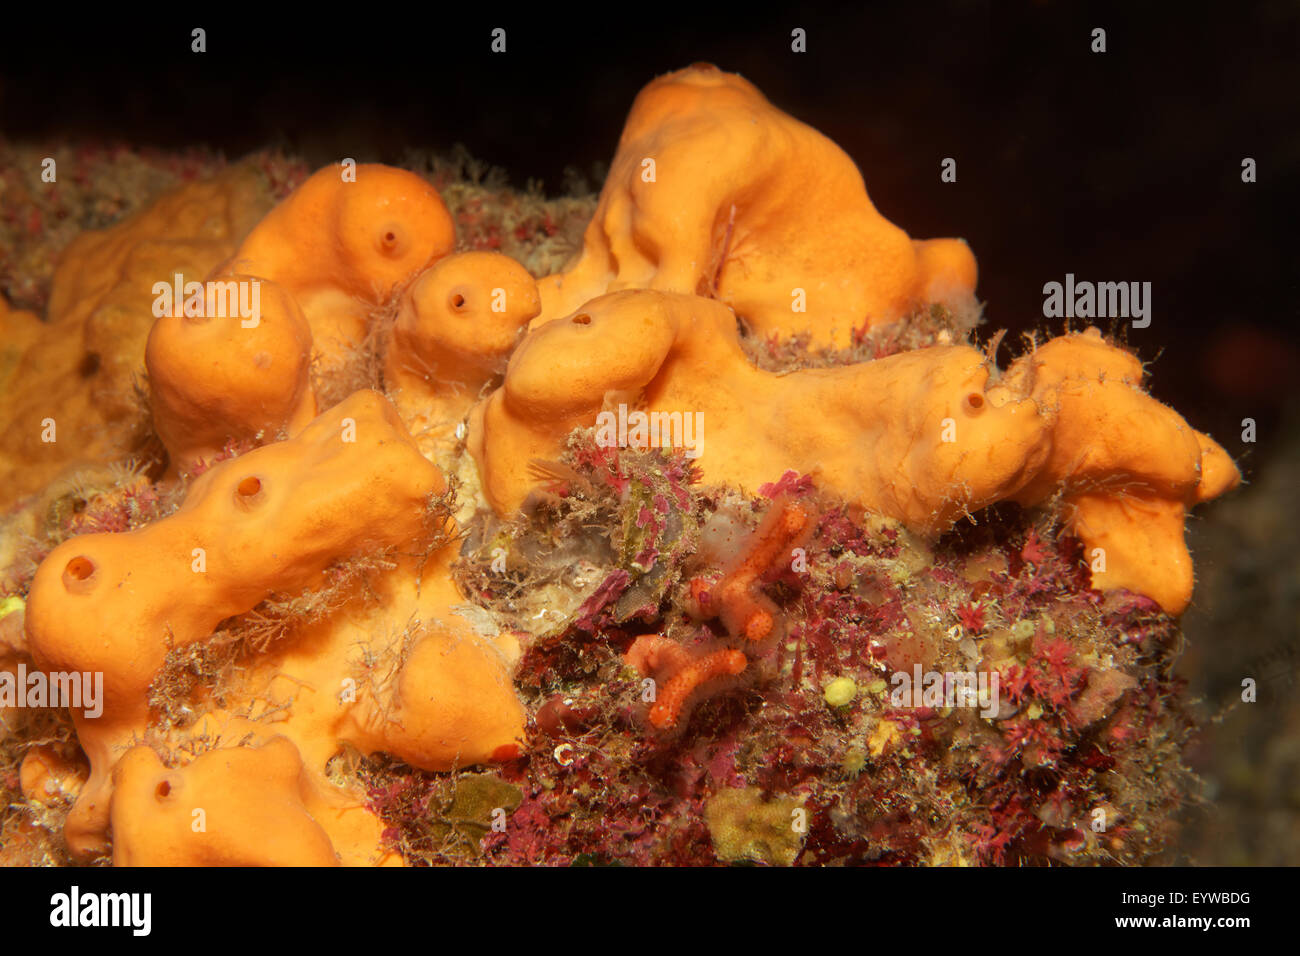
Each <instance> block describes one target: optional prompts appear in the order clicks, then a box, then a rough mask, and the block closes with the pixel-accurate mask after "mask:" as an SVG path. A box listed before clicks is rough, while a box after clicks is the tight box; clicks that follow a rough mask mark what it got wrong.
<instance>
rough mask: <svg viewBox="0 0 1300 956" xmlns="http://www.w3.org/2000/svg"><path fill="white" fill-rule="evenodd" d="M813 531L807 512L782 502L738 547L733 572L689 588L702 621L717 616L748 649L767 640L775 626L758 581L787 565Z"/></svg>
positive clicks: (800, 506)
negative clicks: (746, 643)
mask: <svg viewBox="0 0 1300 956" xmlns="http://www.w3.org/2000/svg"><path fill="white" fill-rule="evenodd" d="M812 530H813V516H812V512H811V511H810V510H809V509H808V508H807V507H806V506H805V505H803V504H801V503H799V502H797V501H792V500H790V499H789V498H787V497H782V498H780V499H778V500H777V501H776V502H774V503H773V505H772V507H771V509H770V510H769V511H768V513H767V515H766V516H765V517H764V518H763V522H762V524H760V525H759V526H758V529H757V530H756V531H755V532H754V533H753V534H752V535H750V536H749V538H748V540H747V541H746V542H745V543H744V545H743V546H742V547H741V550H740V554H739V555H738V556H737V558H736V560H735V564H734V566H733V567H731V568H729V569H728V570H727V571H726V573H725V574H724V575H723V576H722V578H721V579H719V580H718V581H716V582H714V583H713V584H712V585H710V584H708V583H707V582H704V581H699V580H698V579H697V580H696V581H693V582H692V583H691V592H692V596H693V598H694V599H695V602H696V603H697V604H698V610H699V612H700V615H701V616H702V617H713V616H717V617H718V618H720V619H721V620H722V623H723V625H724V626H725V627H726V629H727V632H728V633H729V634H731V635H733V636H735V637H742V638H744V639H745V640H746V641H749V642H750V643H756V642H759V641H765V640H767V639H768V638H769V637H770V636H771V635H772V633H773V629H774V628H775V626H776V617H777V613H778V612H777V609H776V605H774V604H773V603H772V601H771V600H770V599H769V598H768V597H767V596H766V595H764V594H763V593H762V591H760V590H759V587H758V586H759V583H760V581H761V579H762V578H763V576H764V575H766V574H769V573H771V572H772V571H773V570H775V569H776V568H778V567H780V566H782V565H786V566H788V565H790V564H791V563H792V560H793V557H794V549H795V548H796V547H797V546H798V544H799V542H800V540H802V539H804V538H805V537H806V536H807V535H809V534H810V533H811V532H812Z"/></svg>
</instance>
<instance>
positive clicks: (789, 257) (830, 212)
mask: <svg viewBox="0 0 1300 956" xmlns="http://www.w3.org/2000/svg"><path fill="white" fill-rule="evenodd" d="M651 161H653V165H651ZM651 170H653V177H652V176H651V175H650V172H651ZM975 279H976V267H975V258H974V256H973V255H972V254H971V251H970V249H969V248H968V247H967V246H966V244H965V243H964V242H963V241H961V240H957V239H937V240H930V241H914V240H912V239H910V238H908V236H907V234H906V233H905V232H903V230H902V229H900V228H898V227H897V226H895V225H894V224H892V223H890V222H889V221H888V220H886V219H885V218H884V217H883V216H881V215H880V213H879V212H877V211H876V209H875V207H874V206H873V205H872V204H871V200H870V199H868V198H867V191H866V187H865V186H864V185H863V182H862V176H861V174H860V173H859V172H858V170H857V167H856V166H855V165H854V164H853V161H852V160H851V159H850V158H849V157H848V156H847V155H846V154H845V153H844V152H843V150H841V149H840V148H839V147H838V146H836V145H835V143H833V142H831V140H829V139H827V138H826V137H825V136H823V135H822V134H821V133H819V132H817V131H816V130H814V129H812V128H811V127H809V126H806V125H805V124H803V123H800V122H799V121H798V120H796V119H794V118H793V117H791V116H789V115H787V114H786V113H783V112H782V111H781V110H778V109H777V108H776V107H774V106H773V105H772V104H771V103H769V102H768V101H767V100H766V99H765V98H764V97H763V95H762V93H760V92H759V91H758V90H757V89H756V88H755V87H754V86H753V85H752V84H751V83H749V82H748V81H746V80H744V79H743V78H741V77H740V76H737V75H735V74H732V73H723V72H722V71H720V70H719V69H717V68H716V67H714V66H710V65H707V64H704V65H696V66H692V67H690V68H688V69H685V70H679V71H678V72H676V73H670V74H668V75H667V76H663V77H660V78H659V79H657V80H655V81H653V82H652V83H650V84H649V85H648V86H647V87H646V88H645V89H643V90H642V91H641V93H640V95H639V96H638V97H637V99H636V102H635V103H634V104H633V106H632V110H631V113H630V114H629V116H628V118H627V124H626V126H625V127H624V129H623V135H622V137H621V138H620V140H619V145H618V151H617V153H616V155H615V157H614V160H613V163H612V164H611V167H610V173H609V177H608V178H607V179H606V181H605V187H604V190H603V191H602V193H601V197H600V205H599V207H598V208H597V210H596V215H595V217H594V218H593V219H592V221H591V224H590V225H589V226H588V228H587V233H586V236H585V239H584V248H583V252H582V254H581V256H580V258H579V259H578V260H577V261H576V262H575V263H574V264H573V265H572V266H571V267H570V268H568V269H567V270H566V271H564V272H562V273H560V274H558V275H554V276H549V277H547V278H546V279H543V280H542V281H541V282H540V283H539V285H540V288H541V293H542V306H543V307H542V315H541V318H540V319H539V320H538V321H550V320H553V319H557V318H561V317H563V316H567V315H569V314H571V313H572V312H574V311H575V310H576V309H578V308H579V307H580V306H581V305H582V304H583V303H584V302H586V301H587V300H589V299H592V298H595V297H596V296H598V295H601V294H602V293H605V292H614V291H618V290H621V289H629V288H637V289H655V290H659V291H664V292H684V293H694V294H699V295H707V296H711V297H713V298H716V299H719V300H720V301H722V302H725V303H727V304H728V305H730V306H731V307H732V308H734V309H735V310H736V313H737V315H739V316H740V317H741V318H742V319H744V320H745V321H746V322H748V323H749V325H750V326H751V327H752V328H754V329H755V330H756V331H757V332H759V333H760V334H762V335H764V336H768V335H772V334H781V335H789V334H793V333H796V332H804V331H809V332H811V333H812V343H813V344H814V345H817V346H823V345H833V346H835V347H839V348H843V347H845V346H847V345H849V344H850V340H851V336H852V334H853V332H854V330H856V329H859V328H861V327H862V326H863V325H864V324H871V325H876V324H881V323H886V322H892V321H895V320H897V319H900V318H902V317H903V316H905V315H906V314H908V313H909V312H910V311H911V310H913V309H914V308H916V307H917V306H919V305H922V304H926V303H933V302H942V303H945V304H948V305H950V306H952V307H954V308H957V309H966V308H968V307H970V306H973V303H974V299H973V295H974V288H975ZM796 290H802V294H803V298H804V299H805V302H804V305H805V306H806V311H795V307H796V305H797V304H798V303H797V300H796V295H797V293H796Z"/></svg>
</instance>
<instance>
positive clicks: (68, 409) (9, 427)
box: [0, 165, 271, 495]
mask: <svg viewBox="0 0 1300 956" xmlns="http://www.w3.org/2000/svg"><path fill="white" fill-rule="evenodd" d="M270 208H271V199H270V193H269V190H268V188H267V184H266V181H265V178H264V177H263V176H262V175H261V174H260V173H258V172H257V171H256V170H255V169H254V168H252V167H251V166H247V165H241V166H237V167H234V168H232V169H231V170H229V171H227V172H225V173H223V174H222V175H220V176H218V177H217V178H215V179H213V180H210V181H206V182H195V183H189V184H186V185H184V186H181V187H179V188H177V189H175V190H172V191H171V192H168V193H165V194H164V195H163V196H161V197H159V198H158V199H157V200H156V201H155V202H154V203H153V204H152V205H150V206H149V207H148V208H146V209H144V210H143V211H141V212H140V213H138V214H136V215H134V216H132V217H131V218H129V219H127V220H125V221H123V222H121V223H119V224H118V225H116V226H113V227H111V228H108V229H103V230H97V231H92V232H85V233H82V234H81V235H80V236H78V237H77V239H75V240H74V241H73V242H72V243H71V244H70V245H69V246H68V248H67V249H65V250H64V252H63V255H62V257H61V259H60V261H59V266H58V268H57V270H56V271H55V274H54V280H53V288H52V291H51V296H50V305H49V313H48V316H47V321H46V323H45V324H44V325H43V326H41V327H40V328H39V329H35V330H34V329H33V328H32V323H31V322H30V321H27V322H26V323H21V322H20V320H19V319H18V318H17V316H19V315H22V314H21V313H12V312H10V313H8V315H4V316H0V321H2V322H3V328H4V330H5V332H6V334H8V333H10V332H11V331H13V330H14V329H15V327H16V325H17V324H25V325H26V326H27V330H26V333H25V335H26V336H27V337H29V338H30V343H29V344H28V346H27V347H26V348H25V349H24V350H23V353H22V355H21V357H19V358H17V360H16V365H15V367H14V368H13V370H12V371H11V372H9V373H7V375H6V376H5V378H4V384H5V395H6V401H5V403H4V408H3V409H0V479H2V480H3V481H4V484H5V487H6V488H8V489H9V490H10V491H11V492H12V493H14V494H16V495H23V494H28V493H32V492H35V491H38V490H39V489H41V488H42V487H44V486H45V485H46V484H48V483H49V481H50V479H51V478H53V477H54V476H55V475H56V474H58V473H59V472H60V471H61V470H63V469H64V468H66V467H68V466H70V465H72V464H74V463H78V462H81V461H93V462H103V461H108V460H111V459H113V458H117V457H121V456H122V455H123V454H125V453H126V452H127V451H128V450H129V449H127V448H126V447H125V443H126V442H128V441H129V438H130V436H129V432H130V429H131V426H132V425H133V424H134V419H135V416H136V415H137V404H136V399H135V384H136V380H137V377H138V376H139V375H140V373H141V372H142V371H143V361H142V359H143V356H144V344H145V338H146V337H147V335H148V334H149V329H150V327H151V325H152V324H153V321H154V312H153V300H154V293H153V291H152V289H153V285H154V283H155V282H158V281H166V282H168V283H169V284H170V283H171V282H172V281H173V277H174V276H175V275H176V274H180V275H182V277H183V279H184V280H185V281H196V280H201V279H203V278H204V277H205V276H206V275H207V274H208V273H209V272H211V271H212V269H213V268H215V267H216V266H217V265H219V264H220V263H221V262H222V260H224V259H226V258H227V257H228V256H230V254H231V253H232V252H234V250H235V248H236V245H237V243H238V242H239V240H240V239H241V238H242V237H243V236H244V234H245V233H247V231H248V230H249V229H251V228H252V226H253V225H254V224H255V223H256V222H257V220H258V219H259V218H261V217H262V216H263V215H264V214H265V213H266V211H267V210H268V209H270ZM8 347H9V348H12V345H9V346H8ZM46 419H54V423H55V432H54V437H55V440H54V441H48V440H42V439H43V436H46V437H48V430H47V428H46V427H45V426H44V425H43V422H45V420H46Z"/></svg>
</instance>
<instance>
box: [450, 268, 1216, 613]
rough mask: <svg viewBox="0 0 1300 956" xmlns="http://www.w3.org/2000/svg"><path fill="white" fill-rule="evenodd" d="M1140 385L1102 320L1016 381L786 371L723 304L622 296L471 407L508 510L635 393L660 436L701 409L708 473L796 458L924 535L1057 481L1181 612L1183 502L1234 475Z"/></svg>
mask: <svg viewBox="0 0 1300 956" xmlns="http://www.w3.org/2000/svg"><path fill="white" fill-rule="evenodd" d="M1140 381H1141V366H1140V364H1139V363H1138V362H1137V361H1136V360H1135V359H1134V358H1133V357H1132V356H1131V355H1129V354H1128V353H1126V352H1124V351H1123V350H1121V349H1118V348H1116V347H1115V346H1113V345H1110V344H1108V343H1106V342H1105V341H1104V340H1103V339H1102V338H1101V335H1100V333H1098V332H1096V330H1091V331H1090V332H1088V333H1085V334H1082V335H1073V336H1065V337H1062V338H1060V339H1054V340H1053V341H1051V342H1049V343H1048V344H1047V345H1045V346H1043V347H1041V348H1039V349H1037V350H1036V351H1035V352H1033V353H1031V354H1030V355H1028V356H1025V357H1024V358H1022V359H1020V360H1019V361H1017V362H1016V363H1015V364H1013V366H1012V367H1011V369H1010V370H1009V371H1008V372H1007V374H1006V375H1005V376H1003V377H1001V378H999V377H998V376H997V373H996V369H995V368H993V367H992V364H991V362H990V361H989V360H988V358H987V357H986V356H985V355H984V354H983V353H981V352H978V351H976V350H975V349H973V348H970V347H967V346H943V347H934V348H928V349H922V350H918V351H913V352H904V353H900V354H897V355H893V356H890V357H888V358H883V359H877V360H875V361H872V362H867V363H863V364H858V365H848V366H839V367H834V368H827V369H817V370H804V371H796V372H792V373H789V374H786V375H775V374H771V373H768V372H764V371H761V370H759V369H757V368H755V367H754V366H753V365H751V364H750V363H749V362H748V360H747V359H746V357H745V355H744V353H743V352H742V350H741V348H740V344H739V341H738V338H737V333H736V329H735V321H734V318H733V316H732V314H731V311H730V310H729V309H727V308H726V307H725V306H723V305H721V304H720V303H718V302H716V301H712V300H709V299H705V298H701V297H698V296H686V295H670V294H665V293H658V292H646V291H643V292H618V293H613V294H610V295H605V296H602V297H600V298H597V299H595V300H593V301H591V302H588V303H587V304H586V305H585V306H584V307H583V308H582V310H580V311H579V312H577V313H575V314H574V315H573V316H571V317H569V318H568V319H565V320H562V321H554V322H550V323H546V324H544V325H541V326H539V327H536V328H534V329H533V331H531V332H530V333H529V335H528V336H527V337H526V338H525V339H524V341H523V343H521V345H520V346H519V348H518V349H517V350H516V352H515V354H514V356H513V357H512V358H511V360H510V365H509V368H508V370H507V373H506V379H505V382H504V384H503V385H502V387H501V388H500V389H498V390H497V391H496V392H494V393H493V394H492V395H491V396H490V397H489V398H488V399H487V400H486V401H484V402H483V403H481V404H480V405H479V406H478V407H476V408H475V410H474V413H473V415H472V418H471V431H470V438H469V447H470V450H471V452H472V453H473V455H474V457H475V459H476V461H477V462H478V466H479V472H480V476H481V478H482V484H483V488H484V492H485V494H486V495H487V498H488V500H489V502H490V503H491V504H492V505H493V506H494V507H495V508H496V509H497V510H498V511H500V512H503V513H504V512H509V511H512V510H514V509H515V508H517V507H519V505H520V504H521V503H522V502H523V500H524V497H525V496H526V495H527V494H528V492H529V490H530V489H531V487H532V482H533V480H532V478H530V477H529V475H528V473H527V471H526V470H525V469H524V468H521V467H520V465H519V463H520V462H527V461H530V460H532V459H534V458H541V459H550V458H554V457H556V456H557V455H558V454H559V452H560V450H561V448H562V446H563V442H564V439H565V437H566V436H567V435H568V433H569V432H570V431H572V430H573V429H574V428H589V427H593V426H597V425H598V424H599V420H598V416H599V415H600V414H602V412H603V413H608V415H611V416H612V415H613V414H614V413H613V412H612V411H611V409H612V408H614V407H616V406H620V405H621V406H623V409H622V410H621V411H620V412H619V414H621V415H624V416H625V417H626V409H627V408H632V409H634V410H638V409H639V410H641V411H643V412H644V413H645V414H646V415H647V418H649V419H650V421H651V422H652V423H655V422H657V423H658V428H657V429H656V428H655V426H654V424H651V426H650V428H649V429H648V432H649V434H651V435H653V434H655V431H658V433H659V438H660V443H661V444H670V443H672V442H671V441H664V440H663V439H664V435H665V434H667V435H668V436H669V437H670V438H671V437H672V436H674V435H680V437H681V438H682V439H685V438H686V437H687V435H686V432H685V431H684V430H682V429H680V428H678V429H677V431H674V422H676V423H678V424H679V425H680V424H681V423H684V422H686V421H691V422H693V425H694V427H693V429H692V434H691V435H690V436H689V437H690V439H691V445H692V446H693V447H689V448H688V453H691V454H698V455H699V456H700V457H699V462H698V464H699V466H700V468H701V471H702V473H703V476H704V478H705V480H708V481H713V482H718V483H731V484H737V485H740V486H741V487H742V488H746V489H748V490H749V491H751V492H753V491H756V490H757V488H758V487H759V486H760V485H761V484H763V483H765V482H767V481H771V480H772V479H773V478H774V477H776V476H779V475H780V474H781V473H782V472H784V471H785V470H787V469H794V470H795V471H798V472H802V473H811V474H814V475H816V476H817V480H818V482H819V484H820V485H821V486H822V487H823V488H826V489H827V490H829V491H832V492H834V493H835V494H836V495H838V496H839V497H841V498H843V499H845V500H848V501H852V502H856V503H858V504H860V505H862V506H863V507H865V508H867V509H868V510H870V511H874V512H876V513H878V514H882V515H886V516H888V517H892V518H895V519H897V520H899V521H901V522H903V523H904V524H905V525H907V526H908V527H909V528H911V529H912V530H914V531H917V532H919V533H922V534H927V535H935V534H938V533H940V532H942V531H944V530H946V529H947V528H949V527H951V526H952V524H953V522H954V521H956V520H957V519H958V518H959V517H961V516H962V515H963V514H969V513H971V512H973V511H975V510H977V509H979V508H982V507H984V506H986V505H989V504H992V503H993V502H995V501H1001V500H1016V501H1019V502H1021V503H1023V504H1027V505H1031V504H1040V503H1043V502H1047V501H1049V500H1053V499H1054V498H1055V497H1056V496H1058V495H1062V496H1063V497H1064V500H1065V503H1066V505H1067V506H1069V507H1067V518H1068V519H1069V521H1070V524H1071V527H1072V528H1073V530H1075V531H1076V532H1077V533H1078V534H1079V535H1080V536H1081V537H1082V538H1083V540H1084V542H1085V544H1086V545H1088V547H1089V548H1094V547H1099V548H1103V549H1104V552H1105V553H1104V555H1102V557H1104V559H1105V560H1104V561H1102V562H1099V563H1098V564H1097V565H1096V567H1098V568H1099V570H1098V572H1097V577H1096V582H1097V584H1098V586H1099V587H1104V588H1120V587H1123V588H1128V589H1130V590H1134V591H1137V592H1140V593H1143V594H1146V595H1149V596H1150V597H1152V598H1153V599H1155V600H1156V601H1158V602H1159V603H1160V604H1161V605H1162V606H1163V607H1164V608H1165V609H1166V610H1168V611H1169V612H1170V613H1173V614H1178V613H1181V611H1182V610H1183V609H1184V608H1185V607H1186V605H1187V601H1188V600H1189V599H1190V596H1191V562H1190V558H1189V557H1188V556H1187V552H1186V546H1185V545H1184V543H1183V537H1182V530H1183V517H1184V514H1185V510H1186V508H1187V507H1189V506H1190V505H1191V504H1193V503H1195V502H1197V501H1204V500H1207V499H1208V498H1211V497H1214V496H1216V495H1218V494H1221V493H1222V492H1223V491H1225V490H1227V489H1228V488H1230V487H1232V485H1234V484H1235V483H1236V482H1237V481H1238V480H1239V475H1238V473H1237V470H1236V468H1235V466H1234V465H1233V464H1232V462H1231V460H1230V459H1229V458H1228V456H1227V454H1226V453H1225V452H1224V451H1223V449H1222V448H1220V447H1219V446H1218V445H1216V444H1214V442H1213V441H1212V440H1211V439H1209V438H1208V437H1207V436H1205V435H1202V434H1200V433H1198V432H1196V431H1194V430H1193V429H1192V428H1191V427H1190V426H1188V425H1187V423H1186V422H1185V421H1183V419H1182V418H1181V417H1180V416H1179V415H1178V414H1177V413H1176V412H1174V411H1173V410H1172V409H1169V408H1167V407H1165V406H1164V405H1161V404H1160V403H1159V402H1157V401H1156V400H1155V399H1153V398H1151V397H1150V396H1149V395H1147V394H1146V393H1145V392H1144V391H1142V389H1141V385H1140ZM601 434H602V432H601V431H600V430H598V431H597V436H598V438H599V437H600V435H601ZM630 434H631V432H630V431H629V435H630ZM683 443H684V442H683Z"/></svg>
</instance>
